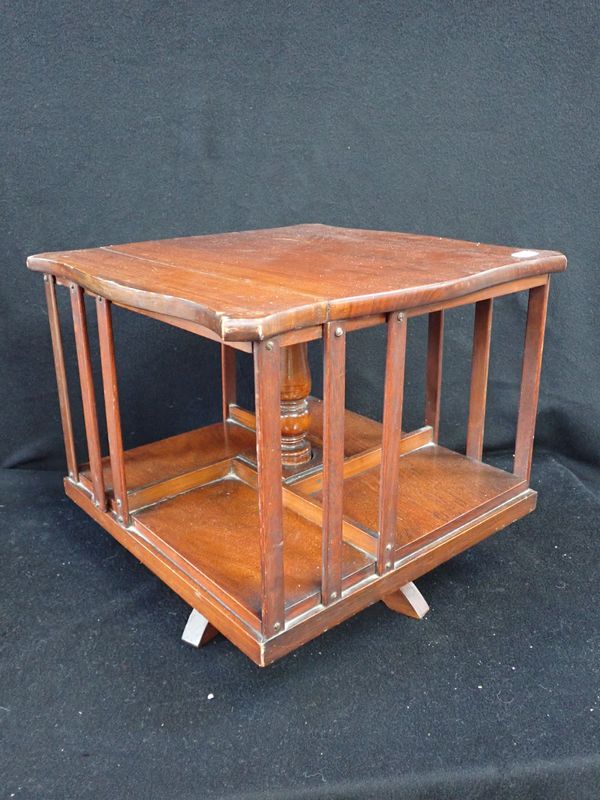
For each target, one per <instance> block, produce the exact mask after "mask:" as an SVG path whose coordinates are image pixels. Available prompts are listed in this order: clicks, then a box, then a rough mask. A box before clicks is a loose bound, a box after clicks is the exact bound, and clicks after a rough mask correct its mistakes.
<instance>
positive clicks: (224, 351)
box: [221, 344, 237, 422]
mask: <svg viewBox="0 0 600 800" xmlns="http://www.w3.org/2000/svg"><path fill="white" fill-rule="evenodd" d="M221 401H222V408H223V422H226V421H227V420H228V419H229V415H230V413H231V406H234V405H235V404H236V402H237V364H236V358H235V350H233V349H232V348H231V347H228V346H227V345H225V344H222V345H221Z"/></svg>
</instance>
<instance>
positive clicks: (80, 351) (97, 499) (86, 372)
mask: <svg viewBox="0 0 600 800" xmlns="http://www.w3.org/2000/svg"><path fill="white" fill-rule="evenodd" d="M70 289H71V309H72V311H73V330H74V334H75V348H76V351H77V364H78V367H79V382H80V386H81V401H82V404H83V419H84V422H85V435H86V440H87V449H88V458H89V461H90V472H91V475H92V486H93V495H94V503H95V505H96V506H98V508H100V509H102V510H104V509H105V508H106V494H105V491H104V478H103V474H102V451H101V445H100V431H99V428H98V413H97V410H96V393H95V391H94V375H93V372H92V359H91V356H90V343H89V338H88V328H87V317H86V312H85V302H84V296H83V289H82V288H81V287H80V286H77V285H76V284H72V285H71V287H70Z"/></svg>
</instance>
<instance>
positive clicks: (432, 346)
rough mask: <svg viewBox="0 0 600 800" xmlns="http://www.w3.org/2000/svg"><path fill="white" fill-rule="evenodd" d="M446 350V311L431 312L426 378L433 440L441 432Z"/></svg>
mask: <svg viewBox="0 0 600 800" xmlns="http://www.w3.org/2000/svg"><path fill="white" fill-rule="evenodd" d="M443 351H444V312H443V311H432V312H431V313H430V314H429V320H428V332H427V372H426V380H425V424H426V425H431V427H432V428H433V441H434V442H437V441H438V439H439V433H440V409H441V401H442V360H443Z"/></svg>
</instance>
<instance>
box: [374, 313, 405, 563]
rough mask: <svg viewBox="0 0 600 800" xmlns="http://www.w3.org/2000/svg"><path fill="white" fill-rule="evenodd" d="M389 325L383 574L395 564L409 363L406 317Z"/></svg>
mask: <svg viewBox="0 0 600 800" xmlns="http://www.w3.org/2000/svg"><path fill="white" fill-rule="evenodd" d="M387 326H388V335H387V351H386V359H385V389H384V400H383V438H382V443H381V471H380V479H379V541H378V544H377V571H378V573H379V574H380V575H382V574H383V573H385V572H389V570H391V569H392V568H393V566H394V548H395V544H396V523H397V515H398V488H399V474H398V473H399V459H400V437H401V431H402V405H403V399H404V366H405V362H406V316H405V315H404V314H402V313H397V312H393V313H392V314H389V315H388V321H387Z"/></svg>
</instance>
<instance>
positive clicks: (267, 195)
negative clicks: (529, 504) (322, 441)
mask: <svg viewBox="0 0 600 800" xmlns="http://www.w3.org/2000/svg"><path fill="white" fill-rule="evenodd" d="M1 13H2V23H3V34H2V39H1V42H2V43H1V64H2V82H1V86H0V93H1V101H0V102H1V108H2V126H1V128H0V137H1V152H2V170H1V174H2V179H3V190H2V193H1V195H0V218H1V223H2V224H1V228H0V247H1V249H0V258H1V262H0V269H1V271H2V272H1V277H2V282H1V286H2V289H1V296H0V303H1V307H0V326H1V336H0V348H1V352H0V356H1V372H0V374H1V375H2V378H1V379H0V404H1V408H2V412H3V414H2V437H1V440H0V464H1V465H2V468H3V469H2V470H1V471H0V487H1V495H0V519H1V520H2V521H3V530H2V537H1V539H0V558H2V564H3V578H2V581H1V582H0V592H1V605H0V614H1V617H0V647H1V648H2V657H1V662H0V679H1V682H0V736H2V750H1V752H0V774H2V775H3V776H4V779H3V780H2V788H3V790H4V791H5V792H6V796H7V797H8V796H10V797H13V796H14V797H43V798H54V797H56V798H59V797H61V798H62V797H95V798H104V797H114V796H117V797H119V796H124V795H125V794H127V795H129V796H130V797H144V798H147V797H171V796H177V797H196V796H200V797H202V796H210V797H213V796H214V797H233V796H235V797H241V796H255V794H256V795H261V794H262V795H264V796H274V797H275V796H276V797H296V796H298V797H303V796H305V795H306V796H327V797H350V796H356V797H371V796H372V797H400V796H402V797H418V798H421V797H437V798H441V797H455V796H457V795H460V796H462V797H484V796H486V795H487V796H498V797H521V796H522V797H545V798H546V797H571V796H573V797H578V798H583V797H590V798H591V797H594V798H597V797H598V796H600V789H599V786H600V757H599V755H598V753H599V723H598V720H599V719H600V704H599V700H600V680H599V674H598V673H599V671H598V656H599V655H600V649H599V643H600V630H599V627H598V602H597V589H598V570H597V564H596V559H597V553H598V548H597V532H598V531H597V528H598V519H599V513H598V511H599V502H600V500H599V496H598V495H599V488H598V487H599V482H598V474H599V473H598V467H599V466H600V464H599V461H600V426H599V403H598V395H599V393H600V379H599V375H600V372H599V369H598V367H599V363H600V335H599V331H598V321H597V307H598V304H599V302H600V280H599V279H598V277H597V268H598V266H597V265H598V222H597V219H598V217H597V214H598V200H599V187H600V182H599V177H600V175H599V172H600V170H599V158H598V110H599V105H600V104H599V84H600V81H599V80H598V67H599V47H598V34H599V22H600V7H599V6H598V3H597V2H569V3H566V2H535V3H534V2H531V3H527V2H506V3H502V4H500V3H489V2H469V3H454V2H444V3H442V2H440V3H433V2H414V3H401V2H397V3H386V2H378V3H371V2H363V3H350V2H348V3H339V2H329V3H322V4H319V3H306V2H294V3H283V2H279V3H275V2H274V3H254V2H233V3H232V2H230V3H227V2H225V3H223V2H218V3H217V2H203V3H188V2H180V3H163V2H139V0H136V1H135V2H130V3H128V4H123V3H114V4H113V3H109V2H103V3H97V4H93V5H92V4H82V3H73V4H68V3H62V2H56V3H50V2H27V3H24V2H20V3H19V2H13V3H3V4H2V9H1ZM311 221H314V222H324V223H328V224H332V225H343V226H348V227H370V228H381V229H389V230H405V231H412V232H422V233H430V234H435V235H440V236H451V237H457V238H465V239H470V240H475V241H485V242H495V243H501V244H510V245H514V246H515V247H540V248H549V249H556V250H561V251H563V252H565V253H566V254H567V256H568V257H569V269H568V271H567V273H566V274H564V275H560V276H557V277H556V278H554V279H553V281H552V291H551V303H550V311H549V321H548V332H547V338H546V351H545V363H544V371H543V376H542V387H541V399H540V414H539V421H538V435H537V440H536V444H537V449H536V460H535V465H534V478H533V480H534V485H535V487H536V488H538V489H539V490H540V508H539V510H538V511H537V512H536V514H534V515H532V516H531V517H529V518H527V519H526V520H523V521H521V522H519V523H517V524H516V525H514V526H513V527H512V528H511V529H510V531H508V532H506V533H504V534H503V535H501V536H498V537H494V538H493V539H492V540H489V541H487V542H485V543H484V544H482V545H481V546H479V547H478V548H476V549H475V550H474V551H471V552H469V553H467V554H465V555H463V556H460V557H459V558H457V559H455V560H454V561H453V562H451V563H449V564H447V565H444V566H443V567H441V568H439V569H438V570H436V571H435V572H434V573H433V574H431V575H429V576H426V577H425V578H424V579H422V581H421V582H420V585H421V587H422V589H423V591H424V593H425V594H426V595H427V597H428V599H429V600H430V602H431V606H432V611H431V613H430V615H429V616H428V617H427V618H426V620H425V621H423V622H421V623H419V624H417V623H414V622H411V621H409V620H405V619H402V618H400V617H399V616H397V615H393V614H391V612H389V611H386V609H384V608H383V607H381V608H380V607H373V608H371V609H369V610H367V611H366V612H364V613H363V614H361V615H359V616H358V617H357V618H355V619H353V620H351V621H349V622H348V623H346V624H345V625H343V626H340V627H339V628H337V629H336V630H335V631H332V632H331V633H329V634H327V635H326V636H324V637H323V638H321V639H320V640H317V641H316V642H313V643H311V644H309V645H307V646H306V647H305V648H302V649H301V650H300V651H298V652H297V653H295V654H293V655H291V656H289V657H287V658H285V659H283V660H282V661H281V662H279V663H278V664H276V665H275V666H274V667H272V668H269V669H267V670H265V671H259V670H258V669H257V668H255V667H254V666H253V665H252V664H251V663H250V662H249V661H247V659H245V657H243V656H242V655H241V654H239V653H238V652H237V651H236V650H235V649H234V648H233V647H232V646H231V645H229V644H228V643H227V642H225V641H224V640H218V641H217V642H215V643H214V644H211V645H210V646H209V647H208V648H207V649H206V650H205V651H202V652H200V653H198V652H195V651H192V650H190V649H187V648H185V647H184V646H183V645H181V644H180V643H179V641H178V635H179V632H180V630H181V627H182V625H183V623H184V620H185V616H186V607H185V605H184V604H183V603H182V602H181V601H180V600H179V599H178V598H177V597H175V596H174V595H173V594H172V593H171V592H170V591H169V590H168V589H166V587H164V586H163V585H162V584H161V583H160V582H159V581H158V580H157V579H155V578H154V577H153V576H152V575H151V574H150V573H148V572H147V571H146V570H145V569H144V568H142V567H141V566H140V565H139V564H137V562H135V560H134V559H133V558H131V557H130V556H129V555H128V554H127V553H125V552H124V551H123V550H122V549H120V548H119V546H118V545H117V544H116V543H114V542H113V541H112V540H110V539H109V538H108V537H107V536H106V535H105V534H104V533H103V532H102V531H101V530H100V529H99V528H98V526H96V525H94V524H93V523H92V522H91V521H89V520H88V519H87V518H86V517H85V516H84V515H83V514H82V513H80V512H79V511H78V509H76V508H75V507H73V506H72V505H71V504H70V503H69V502H68V501H67V500H66V499H65V498H64V497H63V496H62V492H61V484H60V475H61V474H62V471H63V470H64V458H63V453H62V440H61V432H60V424H59V415H58V403H57V398H56V387H55V382H54V374H53V368H52V362H51V351H50V342H49V335H48V330H47V315H46V310H45V304H44V300H43V289H42V283H41V280H40V278H39V276H34V275H32V274H30V273H28V272H27V270H26V269H25V266H24V261H25V257H26V256H27V255H28V254H30V253H33V252H39V251H42V250H52V249H68V248H80V247H93V246H97V245H101V244H107V243H117V242H125V241H136V240H143V239H148V238H161V237H169V236H182V235H189V234H200V233H209V232H219V231H227V230H239V229H247V228H255V227H272V226H277V225H287V224H294V223H298V222H311ZM61 302H63V301H61ZM525 302H526V301H525V298H524V297H516V298H509V299H505V300H500V301H499V302H497V303H496V311H495V320H494V335H495V338H494V344H493V350H492V365H491V376H490V388H489V396H490V400H489V415H488V426H487V430H486V448H487V457H488V458H490V459H491V460H494V461H498V460H500V462H502V463H506V464H508V460H507V459H508V458H509V457H510V456H509V454H510V448H511V447H512V443H513V439H514V431H515V413H516V406H517V397H518V395H517V391H518V380H519V368H520V357H521V352H522V334H523V317H524V309H525ZM65 310H66V309H65ZM115 324H116V335H117V350H118V357H119V365H120V374H119V377H120V388H121V395H122V405H123V409H124V434H125V439H126V445H127V446H134V445H136V444H140V443H143V442H146V441H151V440H154V439H156V438H160V437H163V436H167V435H169V434H172V433H176V432H178V431H182V430H187V429H190V428H192V427H196V426H198V425H201V424H205V423H208V422H212V421H214V420H216V419H217V418H218V414H219V402H220V401H219V396H218V392H217V391H216V387H217V386H218V383H219V367H218V357H217V356H218V351H217V348H216V345H213V344H212V343H210V342H203V341H199V340H198V339H196V338H195V337H193V336H190V335H188V334H185V333H183V332H181V331H175V330H170V329H167V328H166V327H163V326H161V325H160V324H158V323H153V322H151V321H149V320H145V319H140V318H135V317H133V316H127V315H125V314H123V313H118V312H117V313H116V322H115ZM471 326H472V311H470V310H457V311H454V312H452V313H450V314H449V315H448V322H447V338H446V348H445V370H444V400H443V422H442V441H443V443H445V444H448V445H450V446H455V447H460V446H461V445H462V444H464V430H465V421H466V411H467V409H466V402H465V401H466V388H465V387H466V386H467V385H468V383H467V381H468V374H469V360H470V341H471ZM94 334H95V331H94V326H93V324H92V341H93V342H94V341H95V335H94ZM424 334H425V325H424V321H423V320H415V321H414V322H411V326H410V335H409V358H408V372H407V386H406V413H405V425H406V427H411V426H415V425H419V424H420V423H421V420H422V411H423V356H424V347H425V340H424ZM65 336H66V349H67V356H68V358H69V360H70V361H71V362H72V361H73V358H72V356H73V352H72V351H73V343H72V339H71V337H70V335H69V334H68V327H67V326H65ZM320 355H321V354H320V351H319V347H318V346H316V345H315V346H314V347H312V351H311V362H312V366H313V377H314V385H315V393H317V394H318V393H319V391H320V384H321V380H320V374H319V370H320ZM240 366H241V369H242V375H241V381H240V384H241V391H242V394H243V395H244V396H245V397H246V399H247V401H248V403H250V402H251V370H250V365H249V363H248V361H247V359H246V358H242V359H241V361H240ZM382 375H383V333H382V331H381V330H378V329H375V330H369V331H362V332H359V333H356V334H354V335H353V337H352V338H351V339H350V341H349V373H348V390H347V405H348V407H350V408H352V409H354V410H357V411H360V412H362V413H366V414H369V415H371V416H374V417H376V418H377V417H379V418H380V414H381V385H382ZM73 399H74V402H75V403H77V402H78V401H77V395H76V392H74V397H73ZM78 425H79V430H81V426H80V424H79V423H78ZM503 460H504V461H503ZM211 692H212V693H213V694H214V695H215V697H214V699H213V700H210V701H209V700H207V695H208V694H209V693H211Z"/></svg>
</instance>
